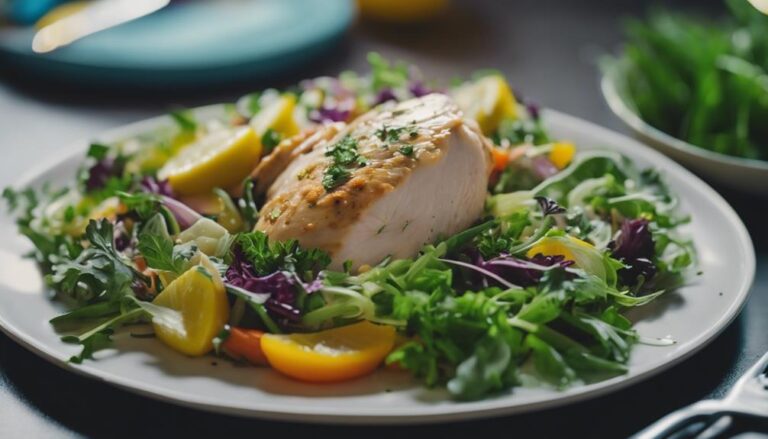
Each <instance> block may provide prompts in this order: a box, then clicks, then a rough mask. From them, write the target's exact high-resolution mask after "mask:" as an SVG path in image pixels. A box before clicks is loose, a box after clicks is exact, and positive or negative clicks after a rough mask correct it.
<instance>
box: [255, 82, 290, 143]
mask: <svg viewBox="0 0 768 439" xmlns="http://www.w3.org/2000/svg"><path fill="white" fill-rule="evenodd" d="M295 108H296V96H294V95H292V94H288V93H286V94H282V95H280V96H279V97H277V98H276V99H275V100H273V101H272V102H270V103H268V104H266V106H264V107H263V108H262V109H261V110H260V111H259V112H258V113H257V114H256V115H255V116H254V117H253V119H251V126H252V127H253V129H254V131H256V134H258V135H259V138H261V136H263V135H264V133H266V132H267V130H270V129H271V130H274V131H276V132H278V133H280V134H281V135H282V136H283V138H285V137H291V136H293V135H295V134H297V133H298V132H299V125H298V124H297V123H296V119H294V117H293V111H294V109H295Z"/></svg>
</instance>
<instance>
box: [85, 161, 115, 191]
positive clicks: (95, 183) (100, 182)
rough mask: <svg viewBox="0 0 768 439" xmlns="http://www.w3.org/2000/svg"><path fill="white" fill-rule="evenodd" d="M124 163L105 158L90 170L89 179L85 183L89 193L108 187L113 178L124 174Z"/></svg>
mask: <svg viewBox="0 0 768 439" xmlns="http://www.w3.org/2000/svg"><path fill="white" fill-rule="evenodd" d="M123 168H124V166H123V163H122V161H119V160H115V159H114V158H113V157H105V158H103V159H101V160H99V161H97V162H96V163H94V165H93V166H91V167H90V168H89V169H88V179H87V180H86V181H85V189H86V191H87V192H93V191H96V190H99V189H101V188H103V187H104V186H106V184H107V182H108V181H109V179H110V178H112V177H118V176H120V175H121V174H122V173H123Z"/></svg>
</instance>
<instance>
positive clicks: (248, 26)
mask: <svg viewBox="0 0 768 439" xmlns="http://www.w3.org/2000/svg"><path fill="white" fill-rule="evenodd" d="M354 14H355V8H354V4H353V3H352V1H351V0H289V1H286V0H205V1H204V0H196V1H188V2H183V3H178V4H177V3H174V4H172V5H171V6H170V7H168V8H166V9H164V10H161V11H159V12H156V13H154V14H152V15H149V16H147V17H143V18H140V19H138V20H134V21H131V22H128V23H125V24H123V25H121V26H117V27H115V28H112V29H109V30H106V31H103V32H100V33H97V34H94V35H91V36H88V37H86V38H84V39H82V40H80V41H77V42H75V43H73V44H72V45H70V46H67V47H64V48H61V49H59V50H57V51H55V52H53V53H49V54H44V55H40V54H36V53H34V52H32V48H31V44H32V37H33V35H34V33H35V30H34V29H32V28H23V29H22V28H16V29H6V30H2V31H0V63H2V64H3V65H4V69H9V70H13V71H15V72H17V73H22V74H25V75H31V76H34V77H35V78H37V79H42V80H45V79H48V80H55V81H56V82H70V83H76V84H79V85H93V86H121V87H138V88H165V87H176V88H177V87H193V86H206V85H217V84H227V83H232V82H239V81H243V80H256V79H264V78H267V77H270V76H274V75H275V74H278V73H280V72H284V71H286V70H290V69H293V68H296V67H299V66H300V65H301V64H304V63H306V62H308V61H311V60H312V59H315V58H317V57H319V56H321V55H322V54H323V53H326V52H327V51H328V50H330V49H331V48H332V47H333V45H334V43H336V42H337V41H339V40H340V39H341V37H342V36H343V34H344V31H345V30H346V29H347V28H348V27H349V24H350V23H351V21H352V19H353V17H354Z"/></svg>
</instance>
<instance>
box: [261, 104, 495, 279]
mask: <svg viewBox="0 0 768 439" xmlns="http://www.w3.org/2000/svg"><path fill="white" fill-rule="evenodd" d="M315 145H316V147H315V148H314V149H313V150H311V151H309V152H307V151H306V150H304V151H302V152H305V154H303V155H300V156H298V157H297V158H296V159H295V160H294V161H293V162H292V163H290V165H288V166H287V168H286V169H285V171H284V172H283V173H282V174H281V175H280V176H279V177H278V178H277V179H276V180H275V182H274V183H273V184H272V186H271V187H270V188H269V190H268V192H267V202H266V204H265V205H264V207H263V208H262V211H261V213H262V214H261V217H260V219H259V222H258V224H257V225H256V229H257V230H261V231H264V232H265V233H266V234H267V235H268V236H269V237H270V239H274V240H286V239H292V238H293V239H297V240H298V241H299V243H300V244H301V245H302V246H304V247H307V248H320V249H323V250H325V251H327V252H329V253H330V255H331V257H332V261H333V262H332V264H331V268H332V269H340V268H341V267H342V264H343V263H344V261H347V260H350V261H352V263H353V267H359V266H361V265H364V264H369V265H375V264H377V263H379V262H380V261H382V260H383V259H384V258H386V257H387V256H391V257H394V258H406V257H412V256H414V255H416V254H417V253H418V251H419V250H420V249H421V248H422V246H424V245H425V244H428V243H432V242H434V241H435V240H437V239H438V238H440V237H447V236H450V235H452V234H454V233H457V232H459V231H461V230H463V229H465V228H467V227H469V226H470V225H471V224H472V223H473V222H474V221H476V220H477V219H478V218H479V217H480V216H481V215H482V211H483V204H484V201H485V196H486V187H487V184H488V176H489V174H490V172H491V156H490V144H489V142H488V140H487V139H486V138H485V137H483V135H482V134H481V132H480V130H479V128H478V127H477V125H476V124H475V123H474V122H472V121H467V120H464V119H463V118H462V113H461V111H460V110H459V109H458V107H457V106H456V105H455V104H454V103H453V101H452V100H451V99H450V98H449V97H448V96H445V95H441V94H431V95H427V96H424V97H421V98H417V99H412V100H409V101H404V102H401V103H399V104H393V105H384V106H380V107H377V108H376V109H374V110H372V111H370V112H369V113H367V114H365V115H363V116H361V117H360V118H358V119H357V120H355V121H354V122H352V123H351V124H350V125H349V126H348V127H346V128H345V129H343V130H342V131H340V132H339V133H338V134H337V135H336V136H335V137H334V138H333V139H331V140H329V141H327V142H317V143H315Z"/></svg>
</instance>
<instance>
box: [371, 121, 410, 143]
mask: <svg viewBox="0 0 768 439" xmlns="http://www.w3.org/2000/svg"><path fill="white" fill-rule="evenodd" d="M406 131H407V132H408V137H410V138H411V139H414V138H416V137H417V136H418V135H419V133H418V132H417V131H416V127H414V126H412V125H406V126H401V127H395V128H393V127H388V126H386V125H384V126H382V127H381V128H379V129H378V130H376V131H375V132H374V135H375V136H376V137H378V138H379V140H381V141H382V142H386V143H390V144H392V143H397V142H399V141H400V138H401V137H402V136H403V133H404V132H406Z"/></svg>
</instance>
